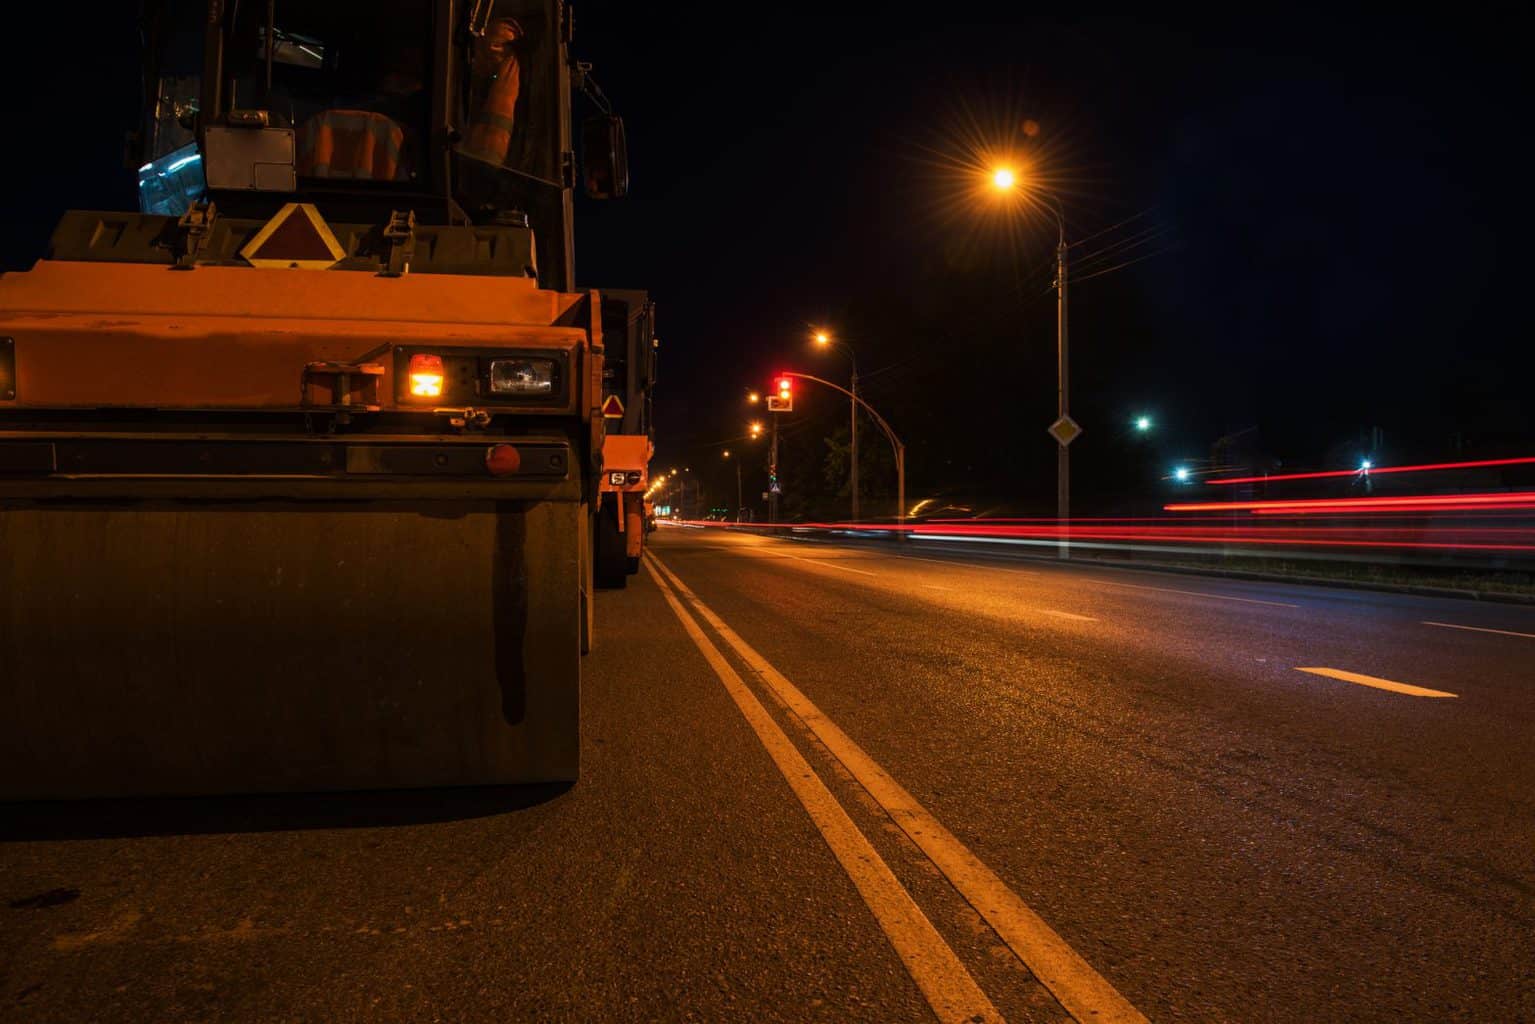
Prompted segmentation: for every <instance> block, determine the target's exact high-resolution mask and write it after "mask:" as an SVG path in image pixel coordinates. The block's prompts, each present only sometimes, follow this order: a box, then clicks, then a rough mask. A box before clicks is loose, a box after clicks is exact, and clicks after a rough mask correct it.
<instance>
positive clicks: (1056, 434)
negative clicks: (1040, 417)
mask: <svg viewBox="0 0 1535 1024" xmlns="http://www.w3.org/2000/svg"><path fill="white" fill-rule="evenodd" d="M1081 433H1082V428H1081V427H1080V426H1078V425H1077V421H1076V420H1074V419H1072V418H1071V417H1070V416H1062V417H1061V418H1060V419H1058V420H1056V421H1055V422H1054V423H1052V424H1050V436H1051V437H1053V438H1055V440H1056V443H1057V444H1059V445H1060V446H1061V447H1062V448H1064V447H1066V446H1067V445H1068V444H1070V443H1071V442H1073V441H1075V440H1076V439H1077V437H1078V436H1079V435H1080V434H1081Z"/></svg>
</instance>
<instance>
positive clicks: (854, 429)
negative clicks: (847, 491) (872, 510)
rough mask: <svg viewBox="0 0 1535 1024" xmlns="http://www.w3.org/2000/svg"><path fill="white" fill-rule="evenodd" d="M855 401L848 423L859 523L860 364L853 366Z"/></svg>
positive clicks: (852, 403)
mask: <svg viewBox="0 0 1535 1024" xmlns="http://www.w3.org/2000/svg"><path fill="white" fill-rule="evenodd" d="M852 390H853V400H852V401H851V402H850V403H848V404H849V406H850V408H851V409H852V413H851V415H850V419H849V423H848V430H847V432H848V445H849V447H850V448H851V449H852V459H853V482H852V484H851V485H850V486H851V487H852V489H853V522H855V523H856V522H858V364H857V363H854V364H853V388H852Z"/></svg>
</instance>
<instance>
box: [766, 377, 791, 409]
mask: <svg viewBox="0 0 1535 1024" xmlns="http://www.w3.org/2000/svg"><path fill="white" fill-rule="evenodd" d="M773 390H774V393H773V394H771V395H768V402H767V405H768V412H793V411H794V380H793V378H791V377H778V378H777V379H775V380H774V381H773Z"/></svg>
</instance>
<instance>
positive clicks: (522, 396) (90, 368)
mask: <svg viewBox="0 0 1535 1024" xmlns="http://www.w3.org/2000/svg"><path fill="white" fill-rule="evenodd" d="M146 11H147V13H146V25H145V38H146V40H147V41H148V44H147V46H146V58H147V59H146V69H145V76H146V93H147V95H148V96H149V97H150V98H151V102H150V107H149V109H148V110H146V113H145V123H144V126H143V128H142V130H141V134H140V143H141V145H142V150H143V161H144V162H143V164H142V165H141V166H140V169H139V179H140V197H141V209H140V211H139V212H131V213H129V212H124V213H117V212H94V211H75V212H71V213H69V214H67V215H65V217H64V219H63V221H62V222H61V223H60V225H59V228H58V229H57V231H56V232H55V234H54V236H53V239H52V242H51V244H50V247H49V251H48V253H47V254H46V256H45V258H44V259H42V260H40V261H39V262H38V263H37V264H36V266H34V268H33V269H31V270H30V271H27V272H24V273H16V274H8V275H5V276H3V277H0V552H3V557H0V595H3V596H0V602H3V603H0V799H34V798H56V797H95V796H117V795H139V794H181V793H223V792H258V791H284V790H324V789H345V788H375V787H396V786H425V785H449V784H487V783H511V782H533V781H553V780H570V779H574V778H575V777H576V775H577V773H578V768H579V750H580V743H579V721H580V709H579V692H580V661H581V653H582V651H583V650H584V649H585V647H586V646H587V645H588V644H589V642H590V637H591V614H592V604H591V590H592V563H593V550H594V538H593V533H594V531H593V521H594V509H595V508H596V507H597V504H598V501H599V496H598V478H599V474H600V473H601V470H602V458H603V446H604V441H603V434H604V421H603V417H602V415H601V405H602V400H603V386H602V385H603V351H604V349H603V322H602V320H603V317H602V308H603V307H602V298H601V296H600V295H599V294H598V293H596V292H582V291H578V290H576V289H575V288H574V286H573V280H574V266H573V259H572V253H571V248H572V247H571V237H572V232H571V210H572V202H571V190H572V187H573V185H574V181H575V159H574V153H573V146H572V143H571V135H572V131H571V121H570V118H571V89H572V83H573V81H575V82H577V83H579V81H580V79H581V76H582V75H583V74H584V67H583V66H580V65H575V64H573V63H572V62H571V61H570V58H569V54H568V43H569V39H570V22H569V15H568V11H567V10H566V8H565V7H564V5H563V3H561V2H559V0H515V2H503V0H497V2H495V3H494V4H492V3H489V2H473V3H459V2H456V0H386V2H385V3H382V4H380V3H360V2H348V0H333V2H326V3H320V2H318V0H268V2H267V3H265V4H262V3H246V4H243V5H238V4H235V5H231V4H225V3H223V2H222V0H205V2H200V3H191V2H179V0H170V2H167V3H165V4H162V5H160V6H151V7H149V8H147V9H146ZM615 120H616V119H612V118H611V117H607V118H604V119H603V120H602V121H601V122H600V123H598V124H597V125H596V128H597V129H599V130H598V131H594V132H592V133H590V134H589V135H588V134H587V133H586V132H585V131H584V132H583V136H584V137H587V138H599V137H603V136H602V132H601V131H600V129H602V128H603V126H604V124H606V125H607V126H609V128H610V129H611V127H612V125H613V123H614V121H615ZM615 137H616V138H617V139H618V140H619V142H620V143H621V128H620V129H618V131H617V134H616V136H615V134H614V133H613V131H611V130H610V131H609V133H608V134H607V136H606V138H609V139H612V138H615ZM588 148H589V149H590V148H591V146H590V143H589V145H588ZM586 155H587V156H588V157H589V161H588V164H587V166H586V168H585V170H586V173H587V176H588V179H589V181H592V180H595V181H597V182H598V183H599V184H598V185H597V187H596V192H595V193H594V194H607V195H616V194H621V191H622V187H621V184H619V185H615V176H616V177H618V178H620V179H621V177H622V174H623V168H622V159H621V153H617V152H613V151H609V152H590V153H588V154H586ZM194 172H197V173H194ZM588 191H593V188H592V186H591V185H590V184H589V186H588Z"/></svg>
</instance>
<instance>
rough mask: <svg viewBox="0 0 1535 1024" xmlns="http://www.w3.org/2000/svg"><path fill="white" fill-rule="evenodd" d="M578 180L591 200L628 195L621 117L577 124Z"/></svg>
mask: <svg viewBox="0 0 1535 1024" xmlns="http://www.w3.org/2000/svg"><path fill="white" fill-rule="evenodd" d="M581 180H582V181H583V182H585V184H586V194H587V196H588V197H589V198H591V199H622V198H623V197H624V196H626V195H628V194H629V151H628V147H627V146H626V145H625V143H624V119H623V118H621V117H613V116H611V115H602V116H599V117H589V118H587V119H586V120H585V121H583V122H581Z"/></svg>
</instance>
